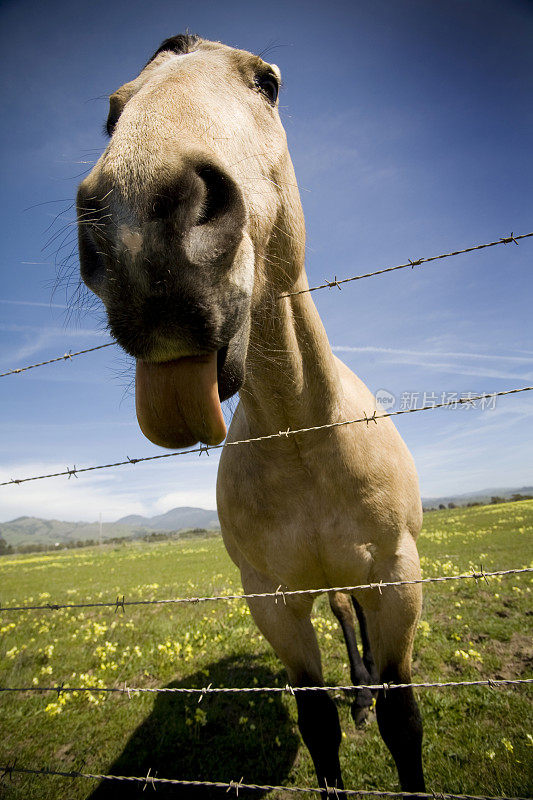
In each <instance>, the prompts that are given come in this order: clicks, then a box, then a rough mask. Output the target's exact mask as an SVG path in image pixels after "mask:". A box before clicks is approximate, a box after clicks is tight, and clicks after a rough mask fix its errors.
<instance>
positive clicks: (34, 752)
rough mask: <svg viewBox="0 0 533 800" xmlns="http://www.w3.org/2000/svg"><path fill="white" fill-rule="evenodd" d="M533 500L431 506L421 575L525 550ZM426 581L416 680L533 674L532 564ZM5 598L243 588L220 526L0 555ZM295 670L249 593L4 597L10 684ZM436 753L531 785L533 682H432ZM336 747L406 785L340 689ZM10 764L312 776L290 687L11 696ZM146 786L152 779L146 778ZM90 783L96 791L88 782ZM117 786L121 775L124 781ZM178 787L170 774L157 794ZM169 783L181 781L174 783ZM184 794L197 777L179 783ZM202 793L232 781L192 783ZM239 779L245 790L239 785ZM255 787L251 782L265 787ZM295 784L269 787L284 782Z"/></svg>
mask: <svg viewBox="0 0 533 800" xmlns="http://www.w3.org/2000/svg"><path fill="white" fill-rule="evenodd" d="M532 532H533V501H523V502H518V503H507V504H502V505H496V506H485V507H476V508H471V509H453V510H446V511H439V512H432V513H430V514H427V515H426V517H425V524H424V532H423V534H422V536H421V538H420V543H419V545H420V546H419V549H420V554H421V557H422V567H423V572H424V575H425V576H426V577H430V576H437V575H446V574H454V573H457V572H463V571H466V570H470V569H476V570H478V569H479V568H480V566H481V565H482V566H483V568H484V569H485V570H487V571H489V570H492V569H506V568H513V567H524V566H530V565H531V552H532V551H531V534H532ZM489 580H490V583H489V585H486V584H485V583H484V582H483V581H479V582H478V583H476V582H475V581H473V580H468V581H467V580H465V581H461V582H449V583H436V584H429V585H428V586H426V587H425V593H424V612H423V618H422V622H421V625H420V629H419V633H418V636H417V640H416V643H415V654H414V673H413V679H414V680H415V681H426V680H427V681H434V680H453V681H459V680H470V679H476V678H479V677H503V678H513V677H522V678H523V677H531V676H532V675H533V670H532V665H533V658H532V657H533V647H532V644H531V641H532V640H531V624H530V622H531V614H532V610H531V577H530V576H529V575H520V576H509V577H502V578H498V579H495V578H492V579H489ZM0 587H1V600H2V603H3V605H13V604H18V603H31V602H35V603H37V602H48V601H51V602H82V601H84V600H93V601H100V600H114V598H115V597H116V595H118V594H120V595H122V594H125V595H126V598H127V599H130V600H132V599H135V598H143V599H149V598H155V597H158V598H168V597H175V596H184V595H193V596H196V595H208V594H214V593H216V594H219V593H232V592H239V591H241V587H240V581H239V577H238V573H237V570H236V569H235V568H234V566H233V565H232V563H231V562H230V560H229V558H228V556H227V555H226V553H225V551H224V547H223V544H222V542H221V540H220V539H218V538H217V539H205V540H202V541H194V542H190V541H188V542H163V543H157V544H146V543H134V544H127V545H120V546H115V547H111V546H107V545H106V546H104V547H102V548H100V549H99V548H90V549H86V550H85V549H84V550H82V551H67V552H63V553H50V554H41V553H39V554H32V555H28V556H9V557H4V558H2V559H0ZM315 621H316V627H317V631H318V635H319V638H320V641H321V646H322V652H323V663H324V675H325V680H326V682H327V683H330V684H342V683H347V682H348V680H349V677H348V669H347V657H346V652H345V649H344V645H343V642H342V637H341V633H340V630H339V628H338V625H337V623H336V621H335V620H334V618H333V617H332V615H331V613H330V612H329V608H328V605H327V599H326V598H325V597H322V598H320V599H319V600H318V601H317V603H316V605H315ZM63 681H64V682H65V683H66V685H69V684H70V685H71V686H72V685H76V684H78V685H80V684H83V685H89V684H90V685H95V687H97V686H98V685H120V684H123V682H124V681H127V683H128V684H129V685H131V686H135V685H137V686H150V687H159V686H184V687H186V686H195V687H201V686H205V685H206V684H209V683H212V684H213V686H250V685H265V686H266V685H269V686H276V685H278V686H284V685H285V683H286V676H285V673H284V671H283V668H282V666H281V664H280V662H279V661H278V660H277V659H276V657H275V656H274V655H273V653H272V651H271V649H270V648H269V646H268V645H267V643H266V642H265V641H264V639H263V638H262V637H261V636H260V635H259V633H258V631H257V630H256V628H255V627H254V625H253V622H252V621H251V618H250V615H249V613H248V609H247V606H246V604H245V603H244V602H243V601H229V602H224V603H222V602H220V603H203V604H198V605H192V606H174V605H169V606H145V607H141V608H137V607H127V609H126V613H125V614H122V613H120V612H119V613H114V610H113V609H79V610H61V611H38V612H23V613H4V614H1V613H0V685H1V686H17V685H20V686H24V685H32V684H34V685H35V684H38V685H55V684H56V683H57V684H60V683H62V682H63ZM418 698H419V701H420V705H421V710H422V714H423V718H424V725H425V739H424V761H425V767H426V774H427V779H428V785H429V786H430V788H431V789H432V790H433V791H435V792H444V791H446V792H453V793H461V794H468V793H470V794H480V793H486V794H489V795H508V796H517V795H520V796H528V795H529V796H531V792H532V790H533V767H532V761H533V759H532V757H531V756H532V753H533V747H532V745H533V740H532V738H531V718H532V714H531V711H532V698H533V693H532V691H531V689H529V688H525V687H516V686H515V687H513V686H509V687H506V688H501V689H500V688H499V689H487V688H472V689H467V688H461V689H459V688H458V689H425V690H424V689H421V690H420V691H419V692H418ZM337 702H338V707H339V713H340V716H341V725H342V727H343V731H344V734H343V741H342V746H341V762H342V767H343V772H344V777H345V784H346V786H347V787H351V788H365V789H373V788H379V789H384V790H392V791H397V790H398V784H397V780H396V773H395V770H394V768H393V766H392V760H391V757H390V755H389V754H388V751H387V750H386V748H385V746H384V744H383V743H382V741H381V739H380V736H379V734H378V730H377V725H376V722H375V718H373V717H372V718H371V721H370V722H369V723H368V724H367V725H366V726H365V727H364V728H362V729H357V730H356V729H355V728H354V726H353V723H352V721H351V717H350V715H349V702H348V700H347V699H345V698H338V699H337ZM0 703H1V706H2V710H1V723H0V724H1V729H2V734H1V738H0V764H5V763H12V762H13V761H14V760H15V759H17V763H18V765H19V766H27V767H43V766H47V767H49V768H51V769H60V770H61V769H64V770H77V769H81V768H83V769H84V770H85V771H88V772H97V773H113V774H130V775H145V774H146V773H147V771H148V768H149V767H150V768H151V774H154V773H156V772H157V774H158V775H159V776H161V777H175V778H184V779H194V778H196V779H203V780H220V781H230V780H238V779H239V778H241V776H243V777H244V781H245V782H246V781H248V782H255V783H274V784H283V785H286V786H291V785H292V786H306V785H307V786H313V785H315V776H314V772H313V768H312V763H311V761H310V758H309V755H308V753H307V751H306V749H305V748H304V747H303V745H301V742H300V739H299V735H298V731H297V727H296V724H295V720H296V716H295V703H294V700H293V698H291V697H290V696H287V695H285V694H283V695H274V696H269V695H254V696H249V695H238V696H209V697H205V698H204V699H203V701H202V703H201V704H200V705H199V704H198V702H197V699H196V698H194V697H188V696H185V695H142V696H139V697H133V698H131V699H128V698H127V696H122V695H111V696H105V697H103V696H102V695H100V694H98V692H97V691H96V689H95V691H94V693H91V694H90V695H89V696H88V695H87V694H82V695H80V696H72V695H64V694H63V695H61V696H60V697H59V698H58V697H57V695H54V694H38V693H27V694H12V695H11V694H10V695H2V696H0ZM2 790H3V791H4V793H5V796H6V797H8V798H17V799H20V800H22V798H24V800H26V798H39V800H52V798H65V797H68V798H72V800H76V799H77V798H86V797H88V796H89V795H91V797H94V798H104V797H113V798H119V797H129V798H131V797H137V796H139V797H143V798H145V797H146V794H143V793H142V791H141V790H140V789H139V790H136V789H134V788H132V787H131V786H127V785H126V789H124V787H123V785H121V784H113V783H107V784H104V785H103V786H102V787H101V788H100V789H98V788H97V785H96V784H95V782H91V781H88V780H82V779H79V780H70V779H65V778H58V777H50V776H46V777H30V776H22V775H13V777H12V779H4V781H3V784H2V785H0V793H1V792H2ZM148 791H149V792H151V791H152V789H151V788H149V789H148ZM91 792H93V794H91ZM121 792H124V793H123V794H121ZM162 796H163V797H165V796H171V795H170V794H166V793H165V792H164V791H163V789H162V787H158V790H157V795H156V797H162ZM172 796H174V795H172ZM179 796H180V797H188V796H189V793H188V792H184V791H181V790H180V791H179ZM190 796H191V797H192V796H194V797H195V798H199V797H218V796H220V797H223V796H224V797H225V796H226V795H225V792H221V793H220V794H218V793H215V792H213V791H210V792H208V793H207V794H205V793H201V792H199V791H198V790H194V791H193V790H191V793H190ZM239 796H243V795H242V792H241V793H240V794H239ZM255 796H257V795H255ZM285 796H287V797H288V796H289V795H287V793H284V792H281V793H278V794H275V793H274V794H272V797H277V798H283V797H285Z"/></svg>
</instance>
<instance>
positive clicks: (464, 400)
mask: <svg viewBox="0 0 533 800" xmlns="http://www.w3.org/2000/svg"><path fill="white" fill-rule="evenodd" d="M532 390H533V386H521V387H519V388H518V389H505V390H503V391H501V392H491V393H490V394H479V395H475V394H472V395H471V396H470V397H460V398H458V399H454V400H448V401H446V402H443V403H432V404H431V405H427V406H421V407H420V408H407V409H403V410H400V411H390V412H388V413H384V414H378V413H377V411H376V410H374V411H373V413H372V414H367V413H366V412H364V416H363V417H358V418H357V419H345V420H340V421H339V422H328V423H326V424H325V425H314V426H312V427H310V428H295V429H291V428H287V430H286V431H278V432H277V433H269V434H266V435H265V436H255V437H252V438H250V439H237V440H235V441H229V442H228V441H225V442H222V444H213V445H207V444H202V445H200V446H199V447H194V448H192V449H190V450H179V451H177V452H173V453H159V454H158V455H156V456H143V457H141V458H129V457H126V460H125V461H114V462H113V463H111V464H98V465H96V466H92V467H76V465H74V467H72V468H71V469H70V468H67V469H66V470H63V471H62V472H51V473H48V474H47V475H32V476H30V477H28V478H11V479H10V480H8V481H2V482H1V483H0V486H9V485H11V484H21V483H28V482H29V481H41V480H45V479H46V478H59V477H61V476H67V477H68V478H72V477H77V476H78V475H79V474H81V473H83V472H94V471H95V470H100V469H110V468H111V467H123V466H125V465H126V464H139V463H141V462H144V461H157V460H159V459H161V458H174V457H176V456H188V455H191V454H192V453H198V454H199V455H202V453H205V454H206V455H209V453H210V452H212V451H213V450H222V449H224V448H225V447H235V446H237V445H243V444H258V443H259V442H267V441H270V440H271V439H280V438H289V437H290V436H298V435H300V434H304V433H313V432H315V431H322V430H327V429H330V430H331V429H333V428H341V427H344V426H345V425H355V424H357V423H366V425H367V426H368V425H369V424H370V423H371V422H374V423H375V424H376V425H377V424H378V420H380V419H387V418H388V417H399V416H401V415H403V414H414V413H417V412H419V411H435V410H436V409H437V408H446V407H454V408H455V407H457V406H462V405H463V406H464V405H468V404H473V403H476V402H478V401H482V402H485V401H490V400H492V399H493V398H496V397H504V396H505V395H508V394H520V392H531V391H532Z"/></svg>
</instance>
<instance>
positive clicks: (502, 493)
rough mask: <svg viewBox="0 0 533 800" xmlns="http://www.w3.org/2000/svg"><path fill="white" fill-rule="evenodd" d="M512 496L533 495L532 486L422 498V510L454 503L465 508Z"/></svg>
mask: <svg viewBox="0 0 533 800" xmlns="http://www.w3.org/2000/svg"><path fill="white" fill-rule="evenodd" d="M514 494H529V495H533V486H522V487H521V488H520V489H509V488H505V489H502V488H501V487H499V488H496V489H483V490H482V491H479V492H467V493H466V494H453V495H449V496H446V497H423V498H422V505H423V506H424V508H438V507H439V505H444V506H447V505H448V503H455V505H456V506H466V505H468V503H481V504H484V503H490V501H491V498H492V497H502V498H503V499H504V500H510V499H511V497H512V496H513V495H514Z"/></svg>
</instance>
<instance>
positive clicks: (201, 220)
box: [196, 167, 235, 225]
mask: <svg viewBox="0 0 533 800" xmlns="http://www.w3.org/2000/svg"><path fill="white" fill-rule="evenodd" d="M198 175H199V176H200V178H201V179H202V180H203V182H204V184H205V188H206V195H205V198H204V201H203V204H202V210H201V212H200V215H199V217H198V219H197V220H196V224H197V225H206V224H207V223H208V222H211V220H213V219H216V218H217V217H220V216H222V214H224V213H225V212H226V211H227V210H228V209H229V208H230V206H231V204H232V200H233V196H234V194H235V189H234V187H233V184H232V181H231V180H230V179H229V178H228V177H226V175H224V174H223V173H222V172H219V170H217V169H215V168H214V167H201V168H200V169H199V170H198Z"/></svg>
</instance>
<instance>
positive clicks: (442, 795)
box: [0, 764, 530, 800]
mask: <svg viewBox="0 0 533 800" xmlns="http://www.w3.org/2000/svg"><path fill="white" fill-rule="evenodd" d="M13 773H21V774H25V775H55V776H58V777H62V778H73V779H77V778H86V779H88V780H95V781H129V782H131V783H141V784H144V785H145V788H146V786H149V785H151V786H152V787H153V789H155V788H156V786H158V785H160V786H163V785H173V786H201V787H206V788H207V787H209V788H212V789H226V791H227V792H229V791H231V790H232V789H234V790H235V793H236V795H237V797H238V796H239V790H240V789H243V790H253V791H262V792H273V791H276V792H290V793H291V794H318V795H320V794H321V793H323V792H326V793H327V794H328V795H331V796H332V797H335V798H339V797H394V798H404V797H414V798H427V800H528V798H524V797H503V796H501V795H498V796H497V797H495V796H490V795H472V794H450V793H449V792H388V791H381V790H379V789H337V788H336V787H333V786H328V787H325V788H322V789H321V788H319V787H300V786H273V785H265V784H256V783H244V782H243V778H241V779H240V781H230V782H229V783H225V782H223V781H194V780H179V779H177V778H158V777H156V775H151V774H150V773H151V769H149V770H148V772H147V774H146V776H145V777H140V776H132V775H99V774H97V773H92V772H81V771H72V772H64V771H62V770H54V769H50V768H44V769H36V768H34V769H30V768H28V767H17V766H16V764H13V765H6V766H3V767H2V766H0V778H6V777H10V778H11V777H12V776H13ZM529 800H530V799H529Z"/></svg>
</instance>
